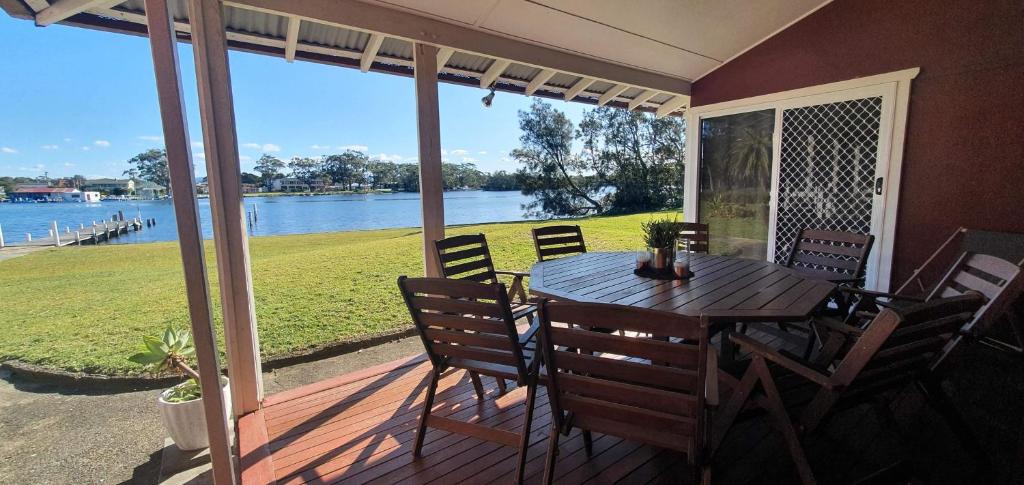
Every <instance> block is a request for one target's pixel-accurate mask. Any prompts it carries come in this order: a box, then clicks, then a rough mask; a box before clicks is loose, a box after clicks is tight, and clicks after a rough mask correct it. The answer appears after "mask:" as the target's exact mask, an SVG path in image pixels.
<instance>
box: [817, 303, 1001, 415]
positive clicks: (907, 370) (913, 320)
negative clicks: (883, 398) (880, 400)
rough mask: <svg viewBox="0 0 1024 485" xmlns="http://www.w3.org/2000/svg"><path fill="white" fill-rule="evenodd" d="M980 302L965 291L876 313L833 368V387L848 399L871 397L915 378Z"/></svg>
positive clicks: (940, 354) (938, 356) (941, 352)
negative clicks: (837, 388)
mask: <svg viewBox="0 0 1024 485" xmlns="http://www.w3.org/2000/svg"><path fill="white" fill-rule="evenodd" d="M984 302H985V298H984V296H983V295H981V294H980V293H977V292H973V291H971V292H968V293H965V294H962V295H957V296H951V297H946V298H936V299H933V300H931V301H927V302H924V303H918V304H916V305H913V306H910V307H907V308H903V309H890V308H887V309H885V310H883V311H881V312H880V313H879V314H878V315H877V316H876V317H875V318H874V320H872V321H871V323H870V324H869V325H868V327H867V328H866V329H865V330H864V332H863V333H862V334H861V335H860V337H859V338H857V341H856V343H855V345H853V346H852V348H851V350H849V351H848V352H847V353H846V355H845V356H844V357H843V359H842V361H841V362H839V364H838V365H837V366H836V368H835V372H834V373H833V374H832V380H833V383H834V385H836V386H837V387H841V388H843V389H846V391H844V394H846V396H847V397H853V396H859V395H862V394H866V393H871V394H875V395H877V393H878V392H882V391H884V390H887V389H893V388H899V387H902V386H905V385H906V384H908V383H909V382H911V381H913V380H915V379H918V378H921V377H922V376H923V375H924V374H925V373H927V372H928V371H929V369H930V367H931V366H932V364H933V363H934V362H936V361H938V360H940V359H941V358H942V357H943V355H944V352H946V351H947V349H948V344H949V342H950V340H951V339H952V338H953V337H954V336H956V335H959V332H961V331H962V329H963V328H964V326H965V325H967V324H968V323H969V322H971V321H972V320H973V319H974V315H975V313H976V312H977V311H978V309H979V308H981V306H982V305H983V304H984Z"/></svg>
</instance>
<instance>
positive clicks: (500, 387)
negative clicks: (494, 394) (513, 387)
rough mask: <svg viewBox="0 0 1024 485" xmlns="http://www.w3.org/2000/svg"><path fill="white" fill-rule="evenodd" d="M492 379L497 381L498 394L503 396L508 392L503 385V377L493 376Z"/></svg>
mask: <svg viewBox="0 0 1024 485" xmlns="http://www.w3.org/2000/svg"><path fill="white" fill-rule="evenodd" d="M494 380H496V381H498V394H500V395H502V396H504V395H505V393H506V392H508V388H507V387H505V379H502V378H501V377H495V378H494Z"/></svg>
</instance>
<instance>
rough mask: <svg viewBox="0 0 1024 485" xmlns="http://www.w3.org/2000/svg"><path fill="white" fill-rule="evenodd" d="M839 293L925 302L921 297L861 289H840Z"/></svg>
mask: <svg viewBox="0 0 1024 485" xmlns="http://www.w3.org/2000/svg"><path fill="white" fill-rule="evenodd" d="M839 291H841V292H843V293H852V294H854V295H859V296H866V297H869V298H888V299H890V300H906V301H916V302H923V301H924V298H921V297H919V296H909V295H897V294H895V293H886V292H884V291H872V290H863V289H860V288H847V287H843V288H839Z"/></svg>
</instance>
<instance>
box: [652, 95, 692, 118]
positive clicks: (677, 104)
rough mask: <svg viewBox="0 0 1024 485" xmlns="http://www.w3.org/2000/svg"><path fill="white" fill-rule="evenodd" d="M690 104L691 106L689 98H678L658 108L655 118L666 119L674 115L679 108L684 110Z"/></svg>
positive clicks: (680, 96)
mask: <svg viewBox="0 0 1024 485" xmlns="http://www.w3.org/2000/svg"><path fill="white" fill-rule="evenodd" d="M688 104H690V97H689V96H682V95H679V96H676V97H674V98H672V99H670V100H668V101H665V102H664V103H662V105H661V106H660V107H659V108H658V111H657V112H656V113H655V116H657V117H658V118H664V117H666V116H668V115H670V114H672V113H674V112H675V111H676V110H678V109H679V108H682V107H683V106H686V105H688Z"/></svg>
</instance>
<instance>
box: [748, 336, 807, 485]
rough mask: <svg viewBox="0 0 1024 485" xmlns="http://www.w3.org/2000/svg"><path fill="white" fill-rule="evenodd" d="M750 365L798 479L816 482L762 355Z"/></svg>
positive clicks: (805, 481) (804, 481) (805, 482)
mask: <svg viewBox="0 0 1024 485" xmlns="http://www.w3.org/2000/svg"><path fill="white" fill-rule="evenodd" d="M750 366H751V368H752V369H753V370H754V371H756V372H757V374H758V377H759V378H760V380H761V388H762V389H764V394H765V403H766V404H767V407H768V414H770V415H771V416H772V417H773V418H775V424H776V426H778V428H779V431H780V432H782V439H783V440H784V441H785V442H786V447H787V448H789V454H790V455H791V456H792V457H793V462H794V463H795V464H796V471H797V474H799V475H800V481H801V482H802V483H803V484H804V485H813V484H815V483H817V481H816V480H815V479H814V474H813V473H812V472H811V465H810V464H809V463H808V462H807V456H806V455H804V449H803V446H801V445H800V438H799V437H797V434H796V429H794V428H793V421H791V420H790V419H789V414H787V413H786V408H785V407H784V406H783V404H782V396H781V395H780V394H779V390H778V388H776V387H775V380H774V379H773V378H772V375H771V371H770V370H769V369H768V364H767V363H766V362H765V360H764V358H763V357H761V356H755V357H754V359H753V362H751V363H750Z"/></svg>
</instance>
